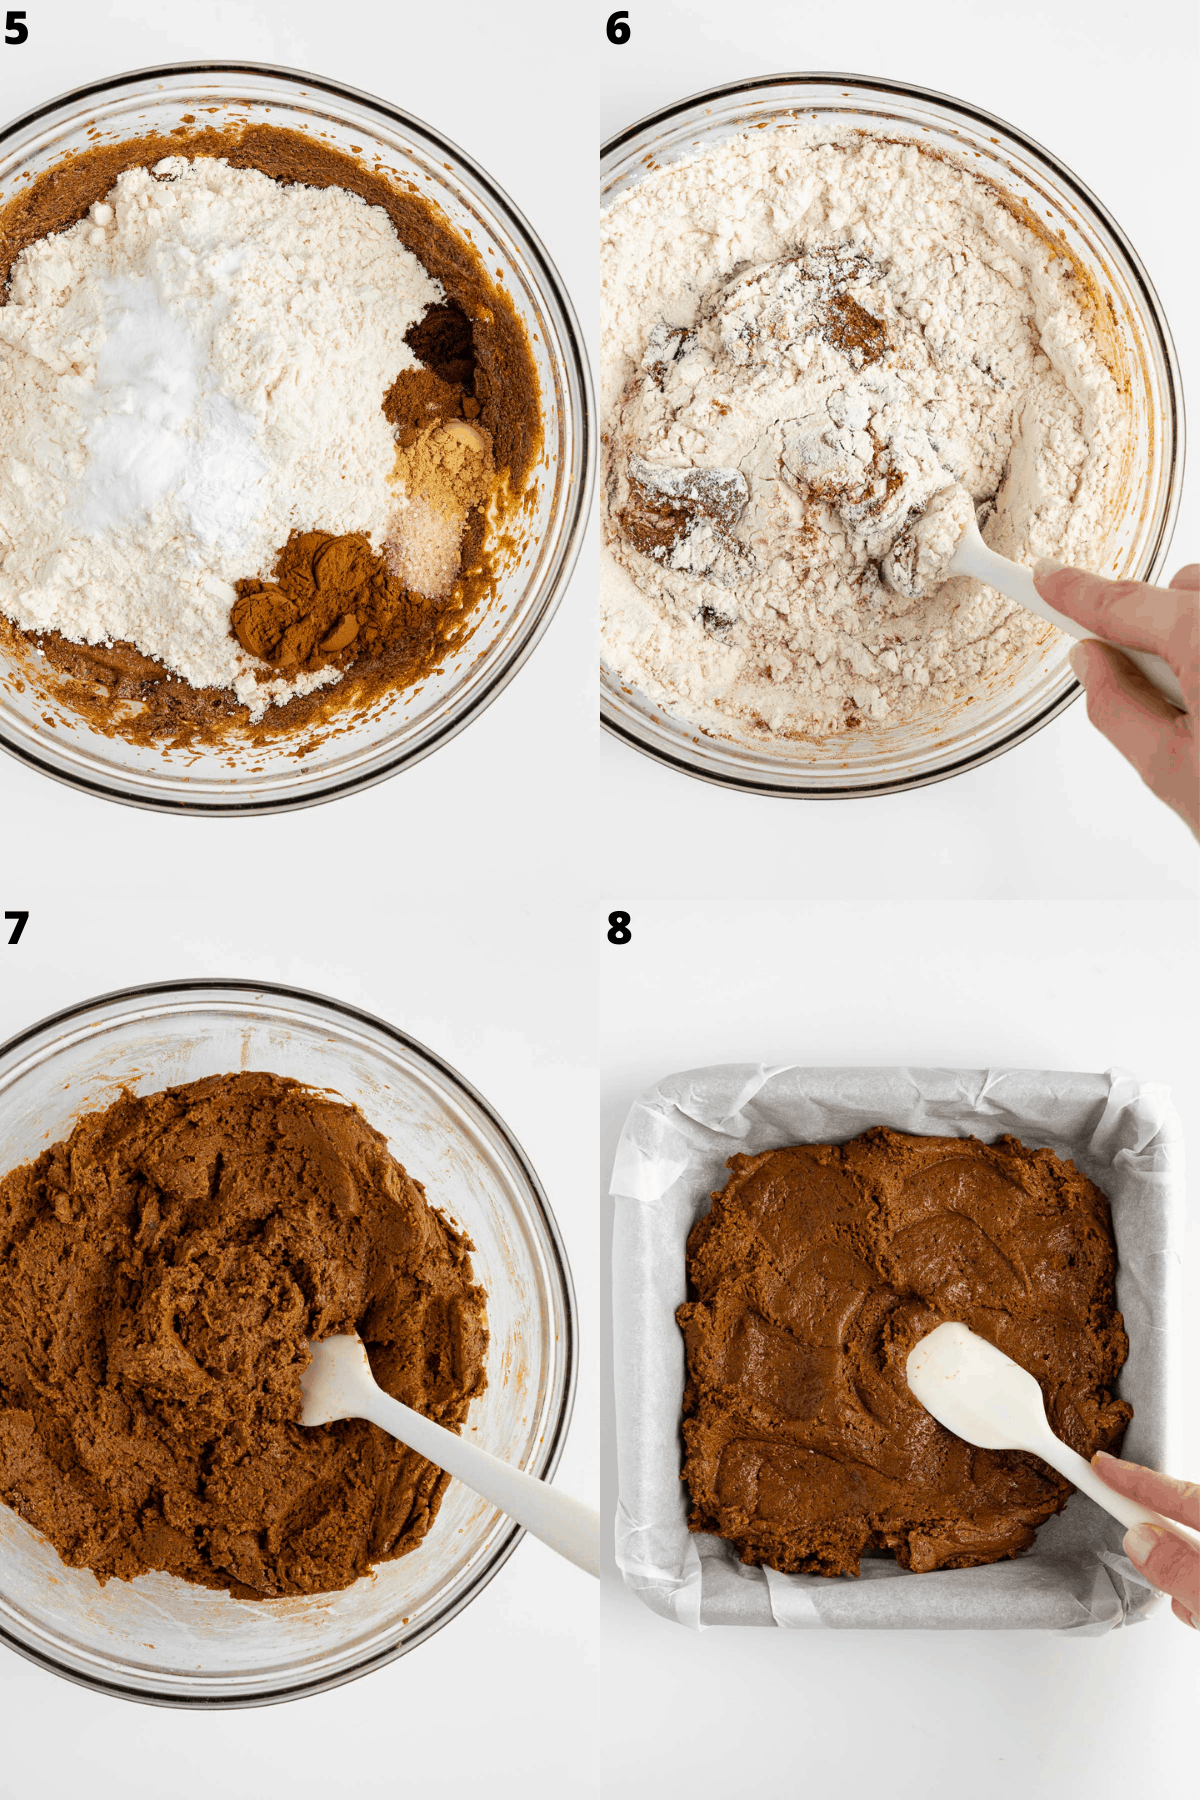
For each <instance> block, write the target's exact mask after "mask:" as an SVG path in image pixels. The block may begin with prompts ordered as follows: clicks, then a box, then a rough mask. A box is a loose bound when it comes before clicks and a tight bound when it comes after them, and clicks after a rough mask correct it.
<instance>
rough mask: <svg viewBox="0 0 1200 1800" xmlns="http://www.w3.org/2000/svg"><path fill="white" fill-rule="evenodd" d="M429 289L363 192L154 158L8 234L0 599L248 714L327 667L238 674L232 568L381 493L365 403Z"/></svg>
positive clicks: (383, 452)
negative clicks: (55, 216) (218, 695)
mask: <svg viewBox="0 0 1200 1800" xmlns="http://www.w3.org/2000/svg"><path fill="white" fill-rule="evenodd" d="M442 297H443V290H442V288H441V286H440V284H439V283H438V282H436V281H434V280H433V279H432V278H431V277H430V276H429V275H427V274H426V272H425V270H424V269H423V268H422V266H421V264H420V263H419V262H418V261H417V259H416V257H415V256H414V255H413V254H412V252H411V251H409V250H406V249H405V248H404V246H403V245H402V244H401V242H400V240H399V239H398V238H397V236H396V234H395V231H394V230H393V228H392V224H391V221H390V219H389V218H388V217H387V214H386V213H384V212H383V211H382V210H381V209H380V208H379V207H372V206H368V205H367V203H366V202H365V201H364V200H361V199H359V198H358V197H357V196H356V195H353V194H349V193H347V192H346V191H345V190H343V189H341V188H309V187H301V186H293V187H281V186H280V185H279V184H278V183H276V182H274V181H271V180H270V179H269V178H268V177H267V176H265V175H262V174H260V173H259V172H258V171H257V170H254V169H235V168H231V167H230V166H229V165H228V164H227V163H225V162H224V161H219V160H215V159H213V158H197V159H196V160H194V161H191V162H189V161H186V160H184V159H182V158H177V157H171V158H167V159H166V160H165V161H163V162H161V163H159V164H158V165H157V166H156V167H155V169H154V170H153V171H150V170H146V169H133V170H130V171H128V172H127V173H126V174H124V175H122V176H121V177H120V178H119V180H118V182H117V185H116V188H115V189H114V190H113V192H112V193H111V194H110V195H109V197H108V201H107V202H103V203H99V204H97V205H96V206H94V207H93V208H92V211H91V215H90V217H89V218H87V219H84V220H82V221H81V222H80V223H79V224H78V225H75V226H72V227H71V229H70V230H68V231H64V232H60V233H58V234H57V235H55V236H53V237H48V238H43V239H41V240H39V242H37V243H35V244H31V245H30V246H29V247H28V248H27V249H26V250H24V251H23V252H22V253H21V255H20V257H19V258H18V260H17V263H16V265H15V267H14V269H13V274H12V279H11V285H10V296H9V300H8V304H7V305H5V306H3V307H0V383H2V387H0V610H3V611H4V612H5V613H7V615H8V616H9V618H11V619H14V620H15V621H16V623H17V624H18V625H20V626H22V627H23V628H25V629H27V630H34V631H44V630H50V629H54V630H57V631H60V632H61V633H62V634H63V636H64V637H67V638H69V639H71V640H72V641H74V642H76V643H89V644H101V643H111V642H113V641H115V640H125V641H131V642H133V643H134V644H136V645H137V647H138V649H139V650H141V651H142V652H143V653H144V654H146V655H148V656H154V657H157V658H159V659H160V660H161V661H162V662H163V663H165V664H166V666H167V667H168V668H169V669H171V670H173V671H174V672H175V673H176V674H177V675H180V676H182V677H183V678H184V679H185V680H187V681H188V682H190V683H191V684H192V685H193V686H194V687H232V688H233V689H234V690H235V692H236V693H237V695H238V698H239V699H241V700H243V701H245V702H247V704H248V705H249V706H250V709H251V716H252V717H255V718H258V717H261V716H262V714H263V712H264V711H265V710H266V707H267V706H268V704H270V703H271V702H272V701H274V702H278V703H282V702H283V701H285V700H287V699H289V698H290V697H291V696H292V695H293V694H296V693H306V692H309V691H311V690H312V689H313V688H315V687H319V686H321V685H322V684H323V683H326V682H329V681H332V680H336V679H337V678H338V676H337V672H336V671H323V672H321V673H319V674H315V675H305V674H301V675H298V676H296V677H295V678H293V679H288V680H285V679H282V678H275V679H271V680H270V681H267V682H259V681H258V680H257V679H256V677H255V673H254V671H255V669H261V665H260V664H258V663H256V662H255V660H254V659H253V658H252V657H250V656H248V655H247V654H246V652H245V651H244V650H243V649H242V648H241V646H240V645H239V644H238V642H237V640H236V639H235V638H234V637H232V636H231V635H230V631H229V614H230V607H231V606H232V604H233V600H234V597H235V596H234V590H233V587H232V585H231V584H232V582H233V581H234V580H235V579H237V578H238V577H239V576H252V575H254V576H259V577H264V576H267V575H269V573H270V572H271V568H272V565H273V563H274V557H275V553H276V551H277V550H279V549H280V548H282V546H283V545H284V544H285V543H286V542H287V539H288V535H289V533H290V532H291V531H292V530H301V531H328V532H332V533H335V534H339V533H343V532H352V531H361V532H365V533H366V534H367V535H368V536H369V537H370V538H371V540H372V544H373V545H374V547H375V548H377V549H378V548H381V547H382V545H383V541H384V537H385V535H386V531H387V526H388V520H389V517H390V515H391V513H392V511H393V510H394V508H395V504H396V494H395V489H394V488H393V487H391V486H390V485H389V481H388V477H389V475H390V474H391V472H392V470H393V467H394V464H395V457H396V446H395V437H394V432H393V429H392V427H391V425H390V424H389V423H388V421H387V419H385V417H384V415H383V412H382V410H381V401H382V398H383V395H384V392H385V391H386V389H387V388H388V387H390V385H391V384H392V382H393V381H394V380H395V378H396V376H397V375H398V374H399V373H400V371H401V370H402V369H407V368H413V367H417V366H418V364H417V359H416V357H415V356H414V355H413V353H412V351H411V350H410V349H409V348H408V346H407V345H406V344H405V342H404V334H405V332H406V331H407V330H409V328H410V327H411V326H412V325H413V324H414V323H416V321H417V320H419V319H420V318H422V317H423V315H424V313H425V312H426V310H427V308H428V307H429V306H430V305H431V304H432V303H433V302H434V301H436V300H440V299H441V298H442Z"/></svg>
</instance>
